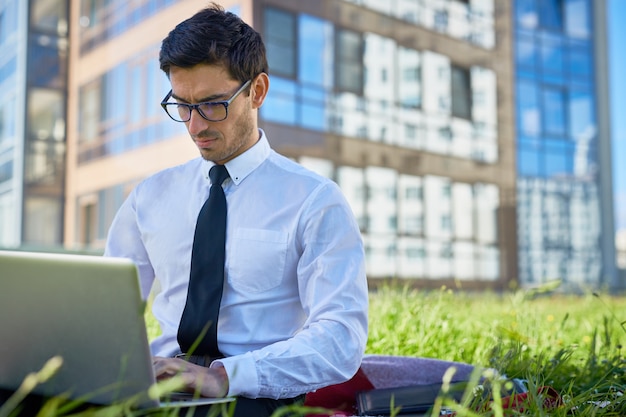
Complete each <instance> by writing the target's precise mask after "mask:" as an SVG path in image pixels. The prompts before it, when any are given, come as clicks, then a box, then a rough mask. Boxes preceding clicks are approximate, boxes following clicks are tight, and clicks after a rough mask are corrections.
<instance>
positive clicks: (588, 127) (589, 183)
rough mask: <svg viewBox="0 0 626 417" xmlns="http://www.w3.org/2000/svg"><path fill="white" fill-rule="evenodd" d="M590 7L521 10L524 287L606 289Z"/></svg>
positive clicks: (563, 1)
mask: <svg viewBox="0 0 626 417" xmlns="http://www.w3.org/2000/svg"><path fill="white" fill-rule="evenodd" d="M591 1H592V0H516V1H515V6H514V21H515V65H516V74H517V75H516V77H517V79H516V96H517V103H516V108H517V114H518V117H517V127H516V129H517V141H518V142H517V143H518V145H517V155H518V160H517V166H518V186H517V201H518V239H519V251H520V253H519V278H520V281H521V282H522V284H530V285H533V284H538V283H542V282H545V281H548V280H553V279H561V280H564V281H565V282H566V283H571V284H584V283H590V284H591V283H597V282H599V280H600V276H599V275H600V273H601V264H602V260H601V253H600V246H599V239H600V233H601V219H600V201H599V189H598V155H597V148H598V135H597V131H598V128H597V117H596V113H595V108H596V105H595V104H596V103H595V100H596V96H595V91H596V90H595V82H594V68H593V62H594V55H593V33H594V28H593V27H592V18H591V16H592V12H593V11H592V7H591Z"/></svg>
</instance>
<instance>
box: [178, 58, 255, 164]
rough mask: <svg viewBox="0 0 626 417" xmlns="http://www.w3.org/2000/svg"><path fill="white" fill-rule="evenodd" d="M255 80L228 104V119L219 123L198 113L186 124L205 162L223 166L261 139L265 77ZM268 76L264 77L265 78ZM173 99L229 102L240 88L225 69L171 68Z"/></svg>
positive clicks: (193, 102) (214, 66)
mask: <svg viewBox="0 0 626 417" xmlns="http://www.w3.org/2000/svg"><path fill="white" fill-rule="evenodd" d="M262 75H263V76H262V77H261V76H259V77H257V78H256V79H255V80H252V83H251V85H250V87H249V90H250V94H248V88H246V89H245V91H243V92H241V93H240V94H239V95H238V96H237V97H236V98H235V99H234V100H233V101H232V102H231V103H230V104H229V105H228V117H227V118H226V119H225V120H222V121H219V122H212V121H209V120H207V119H205V118H203V117H202V116H201V115H200V114H199V113H198V111H197V110H193V111H192V113H191V119H190V120H189V121H187V122H185V126H187V131H188V132H189V135H190V136H191V138H192V139H193V141H194V142H195V144H196V146H197V147H198V149H199V150H200V154H201V155H202V157H203V158H204V159H206V160H209V161H213V162H215V163H219V164H224V163H226V162H228V161H230V160H231V159H233V158H235V157H236V156H238V155H240V154H242V153H243V152H244V151H246V150H248V149H249V148H250V147H252V145H254V144H255V143H256V142H257V140H258V139H259V133H258V129H257V114H256V110H257V109H258V107H260V105H261V104H262V102H263V99H264V98H265V92H266V89H265V90H263V91H262V94H261V96H262V97H259V86H258V82H259V80H260V79H261V80H260V82H261V84H262V83H263V81H264V80H266V76H265V75H264V74H262ZM264 77H265V78H264ZM170 82H171V84H172V97H173V98H174V99H176V101H178V102H179V103H186V104H195V103H201V102H213V101H226V100H228V99H230V98H231V96H232V95H233V94H234V93H235V92H236V91H237V90H238V89H239V87H241V85H242V84H241V83H240V82H239V81H237V80H233V79H232V78H230V76H229V74H228V72H227V71H226V69H225V68H223V67H222V66H216V65H205V64H200V65H196V66H194V67H191V68H181V67H174V66H173V67H171V69H170Z"/></svg>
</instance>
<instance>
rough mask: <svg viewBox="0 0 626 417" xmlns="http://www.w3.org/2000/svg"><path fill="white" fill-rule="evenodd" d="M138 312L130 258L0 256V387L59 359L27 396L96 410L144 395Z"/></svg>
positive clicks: (147, 371) (148, 403) (144, 343)
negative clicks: (62, 399) (74, 401)
mask: <svg viewBox="0 0 626 417" xmlns="http://www.w3.org/2000/svg"><path fill="white" fill-rule="evenodd" d="M143 314H144V303H143V302H142V301H141V297H140V292H139V283H138V279H137V270H136V267H135V265H134V264H133V263H132V262H130V261H129V260H124V259H112V258H103V257H97V256H83V255H66V254H63V255H60V254H42V253H28V252H12V251H0V387H2V388H5V389H11V390H15V389H16V388H17V387H19V385H20V384H21V383H22V381H23V380H24V378H25V377H26V376H27V375H28V374H29V373H31V372H37V371H39V370H40V369H41V368H42V367H43V366H44V364H45V363H46V362H47V361H48V360H49V359H50V358H52V357H54V356H57V355H58V356H60V357H62V359H63V364H62V366H61V368H60V369H59V371H58V373H57V374H56V375H55V376H54V377H53V378H51V379H50V380H49V381H48V382H46V383H44V384H42V385H40V386H38V387H36V388H35V390H34V393H36V394H41V395H46V396H50V395H68V396H69V397H70V398H79V397H82V396H86V400H87V401H88V402H91V403H97V404H110V403H113V402H116V401H119V400H121V399H126V398H129V397H131V396H134V395H137V394H139V393H145V392H146V390H147V389H148V388H149V386H150V385H152V384H153V382H154V374H153V370H152V361H151V356H150V351H149V347H148V338H147V336H146V328H145V322H144V315H143ZM138 405H139V406H142V407H152V406H157V405H158V402H157V401H152V400H148V399H147V397H145V398H144V399H143V400H142V401H141V404H138Z"/></svg>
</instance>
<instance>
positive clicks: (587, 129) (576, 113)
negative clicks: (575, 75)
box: [569, 90, 596, 143]
mask: <svg viewBox="0 0 626 417" xmlns="http://www.w3.org/2000/svg"><path fill="white" fill-rule="evenodd" d="M595 134H596V117H595V106H594V100H593V94H592V93H591V92H589V91H582V90H572V91H571V92H570V99H569V135H570V136H571V137H572V139H573V140H575V141H577V142H578V141H580V142H583V143H588V142H589V141H590V140H591V139H593V138H594V137H595Z"/></svg>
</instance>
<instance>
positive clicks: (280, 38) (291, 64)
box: [265, 7, 296, 78]
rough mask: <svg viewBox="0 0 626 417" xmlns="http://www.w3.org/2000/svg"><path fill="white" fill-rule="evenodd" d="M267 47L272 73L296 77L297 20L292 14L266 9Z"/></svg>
mask: <svg viewBox="0 0 626 417" xmlns="http://www.w3.org/2000/svg"><path fill="white" fill-rule="evenodd" d="M265 45H266V48H267V60H268V64H269V67H270V71H271V72H273V73H275V74H280V75H283V76H286V77H292V78H295V76H296V19H295V17H294V16H293V15H292V14H291V13H287V12H285V11H282V10H278V9H274V8H271V7H268V8H266V9H265Z"/></svg>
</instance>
